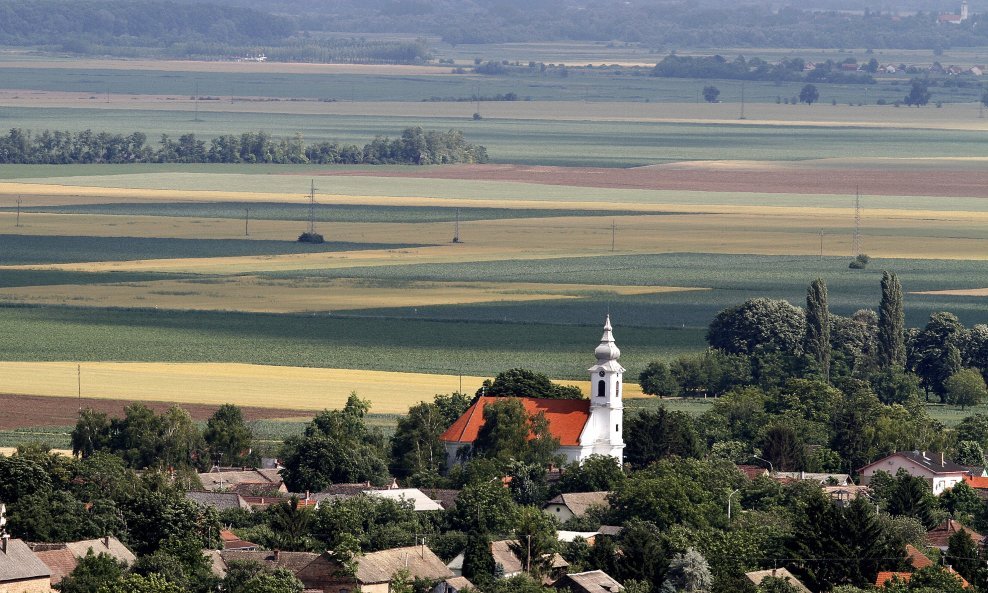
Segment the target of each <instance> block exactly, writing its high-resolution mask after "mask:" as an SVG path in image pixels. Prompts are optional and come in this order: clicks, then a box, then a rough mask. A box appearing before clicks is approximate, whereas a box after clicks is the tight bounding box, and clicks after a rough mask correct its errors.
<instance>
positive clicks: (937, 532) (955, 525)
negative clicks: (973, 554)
mask: <svg viewBox="0 0 988 593" xmlns="http://www.w3.org/2000/svg"><path fill="white" fill-rule="evenodd" d="M958 531H966V532H967V533H968V535H970V536H971V539H972V540H974V543H975V544H977V545H979V546H981V545H983V544H984V539H985V536H983V535H981V534H980V533H978V532H977V531H974V530H973V529H968V528H967V527H964V526H963V525H961V524H960V522H959V521H955V520H954V519H947V520H946V521H944V522H943V523H941V524H939V525H937V526H936V527H934V528H933V529H931V530H929V531H927V532H926V542H927V543H928V544H929V545H930V546H931V547H934V548H942V549H947V542H948V540H949V539H950V536H952V535H954V534H955V533H957V532H958Z"/></svg>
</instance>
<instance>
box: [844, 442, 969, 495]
mask: <svg viewBox="0 0 988 593" xmlns="http://www.w3.org/2000/svg"><path fill="white" fill-rule="evenodd" d="M900 469H902V470H905V471H906V472H907V473H908V474H909V475H910V476H916V477H920V478H923V479H925V480H926V481H927V482H929V483H930V486H931V487H932V488H933V494H936V495H937V496H939V495H941V494H943V493H944V492H945V491H946V490H949V489H951V488H953V487H954V486H956V485H957V484H960V483H961V482H963V481H964V476H966V475H967V474H968V473H969V472H970V468H968V467H966V466H963V465H959V464H957V463H954V462H953V461H950V460H949V459H947V458H946V457H944V454H943V453H930V454H929V455H927V451H899V452H898V453H893V454H891V455H889V456H887V457H883V458H882V459H879V460H878V461H873V462H872V463H869V464H868V465H866V466H864V467H862V468H861V469H859V470H858V473H859V474H860V476H861V485H862V486H867V485H868V484H869V483H870V482H871V478H872V477H873V476H874V475H875V474H876V473H878V472H886V473H888V474H889V475H892V476H894V475H895V474H896V473H898V471H899V470H900Z"/></svg>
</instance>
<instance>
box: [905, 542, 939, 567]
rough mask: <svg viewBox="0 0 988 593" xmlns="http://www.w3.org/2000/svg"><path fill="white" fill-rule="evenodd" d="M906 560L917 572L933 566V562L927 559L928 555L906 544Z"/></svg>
mask: <svg viewBox="0 0 988 593" xmlns="http://www.w3.org/2000/svg"><path fill="white" fill-rule="evenodd" d="M906 560H908V561H909V564H911V565H912V567H913V568H914V569H916V570H919V569H921V568H926V567H927V566H933V561H932V560H930V559H929V558H927V557H926V554H924V553H922V552H920V551H919V550H917V549H916V548H915V547H914V546H913V545H912V544H906Z"/></svg>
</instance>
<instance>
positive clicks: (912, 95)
mask: <svg viewBox="0 0 988 593" xmlns="http://www.w3.org/2000/svg"><path fill="white" fill-rule="evenodd" d="M909 82H910V84H911V86H910V87H909V94H908V95H906V98H905V99H904V102H905V104H906V105H908V106H910V107H912V106H913V105H915V106H916V107H920V106H922V105H926V104H927V103H929V102H930V90H929V84H928V83H927V82H926V81H925V80H923V79H921V78H914V79H912V80H911V81H909Z"/></svg>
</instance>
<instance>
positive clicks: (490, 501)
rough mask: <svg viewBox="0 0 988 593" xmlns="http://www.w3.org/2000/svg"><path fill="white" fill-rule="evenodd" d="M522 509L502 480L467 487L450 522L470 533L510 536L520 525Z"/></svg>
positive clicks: (451, 515)
mask: <svg viewBox="0 0 988 593" xmlns="http://www.w3.org/2000/svg"><path fill="white" fill-rule="evenodd" d="M517 514H518V506H517V505H516V504H515V502H514V501H513V500H512V499H511V493H510V491H509V490H508V489H507V488H505V487H504V485H503V484H502V483H501V480H500V479H495V480H485V481H481V482H473V483H470V484H467V485H466V486H464V487H463V489H462V490H461V491H460V495H459V496H458V497H457V498H456V506H455V507H453V511H452V513H450V517H449V519H450V523H451V524H452V526H453V527H454V528H456V529H458V530H460V531H464V532H467V533H470V532H471V531H475V532H478V533H494V534H505V533H509V532H510V531H511V529H512V528H513V527H514V525H515V523H516V522H517Z"/></svg>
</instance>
